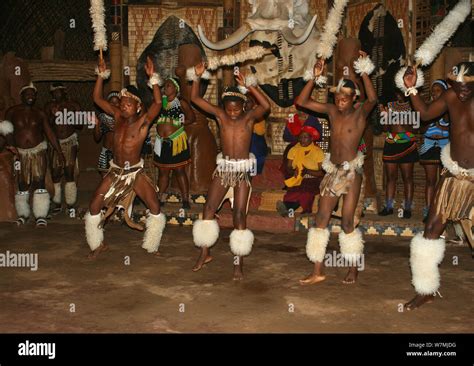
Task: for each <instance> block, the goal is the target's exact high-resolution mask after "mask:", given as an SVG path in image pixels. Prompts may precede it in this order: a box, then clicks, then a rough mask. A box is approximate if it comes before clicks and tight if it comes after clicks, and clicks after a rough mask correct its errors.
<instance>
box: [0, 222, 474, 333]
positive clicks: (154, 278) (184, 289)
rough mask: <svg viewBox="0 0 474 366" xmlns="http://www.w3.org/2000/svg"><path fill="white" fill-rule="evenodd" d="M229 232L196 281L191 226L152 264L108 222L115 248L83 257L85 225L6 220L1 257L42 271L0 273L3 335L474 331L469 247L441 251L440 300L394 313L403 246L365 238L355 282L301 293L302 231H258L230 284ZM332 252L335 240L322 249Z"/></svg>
mask: <svg viewBox="0 0 474 366" xmlns="http://www.w3.org/2000/svg"><path fill="white" fill-rule="evenodd" d="M229 234H230V230H222V232H221V236H220V240H219V242H218V243H217V245H216V246H215V247H214V250H213V253H212V254H213V256H214V261H213V262H212V263H210V264H208V265H207V266H206V267H205V268H204V269H203V270H202V271H200V272H198V273H194V272H192V271H191V268H192V266H193V264H194V261H195V259H196V256H197V254H198V250H197V249H196V248H194V247H193V245H192V234H191V228H190V227H186V228H182V227H178V226H168V227H167V228H166V231H165V234H164V236H163V240H162V244H161V251H162V253H163V256H162V258H158V257H154V256H152V255H150V254H147V253H146V252H145V251H144V250H143V249H141V248H140V245H141V240H142V235H143V234H142V233H140V232H137V231H132V230H131V229H129V228H127V227H125V226H122V225H120V224H119V223H110V224H109V225H108V226H107V230H106V234H105V237H106V242H107V243H108V244H109V245H110V247H111V250H110V251H109V252H108V253H104V255H102V256H101V257H100V258H98V259H97V260H95V261H90V260H88V259H86V255H87V253H88V247H87V244H86V242H85V239H84V227H83V223H82V222H81V221H80V220H72V219H68V218H66V217H54V218H53V220H52V221H50V224H49V226H48V227H47V228H46V229H35V228H34V227H33V225H32V224H29V225H27V226H26V227H22V228H17V227H15V226H13V225H12V224H8V223H2V224H0V253H3V254H5V253H6V251H10V253H37V254H38V269H37V271H31V270H30V269H29V268H0V270H1V276H0V291H1V294H2V301H1V302H0V329H1V332H4V333H10V332H20V333H21V332H31V333H37V332H53V333H55V332H126V333H128V332H172V333H174V332H316V333H320V332H338V333H339V332H390V333H397V332H416V333H419V332H439V333H456V332H469V333H471V332H473V331H474V321H473V319H472V314H473V312H474V304H473V301H472V299H473V298H474V288H473V286H472V279H473V272H474V271H473V268H474V266H473V264H474V260H473V259H471V255H470V251H469V249H468V247H467V245H466V246H447V249H446V256H445V259H444V262H443V264H442V267H441V276H442V287H441V294H442V296H443V298H441V299H439V298H437V299H436V301H435V302H434V303H432V304H428V305H425V306H424V307H423V308H421V309H419V310H416V311H414V312H400V311H399V310H400V308H401V304H403V303H404V302H405V301H406V300H409V299H410V298H411V297H412V295H413V294H414V291H413V288H412V287H411V285H410V269H409V265H408V256H409V238H402V239H400V238H396V237H392V238H389V237H382V236H366V257H365V269H364V271H363V272H361V274H360V280H359V282H358V283H357V284H356V285H352V286H350V285H343V284H342V283H341V280H342V279H343V277H344V275H345V272H346V269H345V268H328V269H327V279H326V281H325V282H323V283H320V284H318V285H313V286H309V287H301V286H300V285H299V284H298V279H299V278H301V277H302V276H304V275H305V274H307V273H309V271H310V270H311V263H310V262H309V261H308V260H307V259H306V256H305V251H304V246H305V241H306V234H305V233H291V234H278V235H275V234H273V235H272V234H270V233H265V232H255V237H256V242H255V245H254V249H253V252H252V254H251V255H250V257H247V258H246V260H245V267H244V270H245V275H246V278H245V279H244V280H243V281H241V282H235V281H233V280H232V261H233V257H232V254H231V253H230V250H229V245H228V240H229ZM336 249H338V246H337V237H336V236H332V238H331V243H330V245H329V248H328V252H332V251H333V250H336ZM456 261H457V265H455V264H456ZM453 262H454V264H453Z"/></svg>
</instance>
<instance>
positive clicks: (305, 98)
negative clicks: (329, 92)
mask: <svg viewBox="0 0 474 366" xmlns="http://www.w3.org/2000/svg"><path fill="white" fill-rule="evenodd" d="M324 64H325V62H324V60H323V59H318V60H317V61H316V64H315V65H314V77H319V76H321V75H322V74H323V71H324ZM313 88H314V80H309V81H308V82H307V83H306V85H305V87H304V88H303V90H302V91H301V93H300V95H299V96H298V97H297V98H296V106H297V107H302V108H305V109H309V110H311V111H314V112H319V113H325V114H329V113H330V112H331V111H332V107H333V106H332V105H331V104H325V103H319V102H316V101H315V100H313V98H311V93H312V92H313Z"/></svg>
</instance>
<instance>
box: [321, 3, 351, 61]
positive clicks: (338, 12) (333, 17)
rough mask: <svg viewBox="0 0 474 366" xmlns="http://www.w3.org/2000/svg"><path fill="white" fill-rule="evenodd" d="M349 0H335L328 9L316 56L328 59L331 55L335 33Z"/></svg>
mask: <svg viewBox="0 0 474 366" xmlns="http://www.w3.org/2000/svg"><path fill="white" fill-rule="evenodd" d="M348 2H349V0H335V2H334V5H333V7H332V8H331V10H330V11H329V15H328V18H327V20H326V24H325V25H324V31H323V34H322V35H321V38H320V39H319V43H318V46H317V50H316V54H317V55H318V57H320V58H323V59H326V60H327V59H328V58H330V57H331V55H332V51H333V49H334V46H335V45H336V42H337V35H338V33H339V28H340V27H341V23H342V17H343V14H344V9H345V8H346V5H347V3H348Z"/></svg>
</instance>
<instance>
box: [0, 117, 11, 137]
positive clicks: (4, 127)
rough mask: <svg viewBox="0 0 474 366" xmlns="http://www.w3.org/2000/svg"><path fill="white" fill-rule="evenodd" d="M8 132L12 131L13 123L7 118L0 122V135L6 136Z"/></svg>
mask: <svg viewBox="0 0 474 366" xmlns="http://www.w3.org/2000/svg"><path fill="white" fill-rule="evenodd" d="M10 133H13V123H11V122H10V121H7V120H5V121H2V122H0V135H3V136H6V135H9V134H10Z"/></svg>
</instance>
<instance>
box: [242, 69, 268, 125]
mask: <svg viewBox="0 0 474 366" xmlns="http://www.w3.org/2000/svg"><path fill="white" fill-rule="evenodd" d="M235 79H236V80H237V83H238V84H239V85H240V86H243V87H246V88H248V89H249V91H250V93H252V95H253V96H254V97H255V99H256V101H257V106H256V107H255V108H254V109H252V110H251V111H249V117H250V119H252V120H253V121H254V122H255V121H261V120H262V119H263V118H264V117H265V115H267V114H268V113H270V107H271V106H270V102H269V100H268V98H267V97H266V96H265V95H264V94H263V93H262V92H261V91H260V90H259V89H258V88H257V87H256V86H253V85H249V86H245V77H244V75H243V74H241V73H240V72H239V73H237V74H236V75H235Z"/></svg>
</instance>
